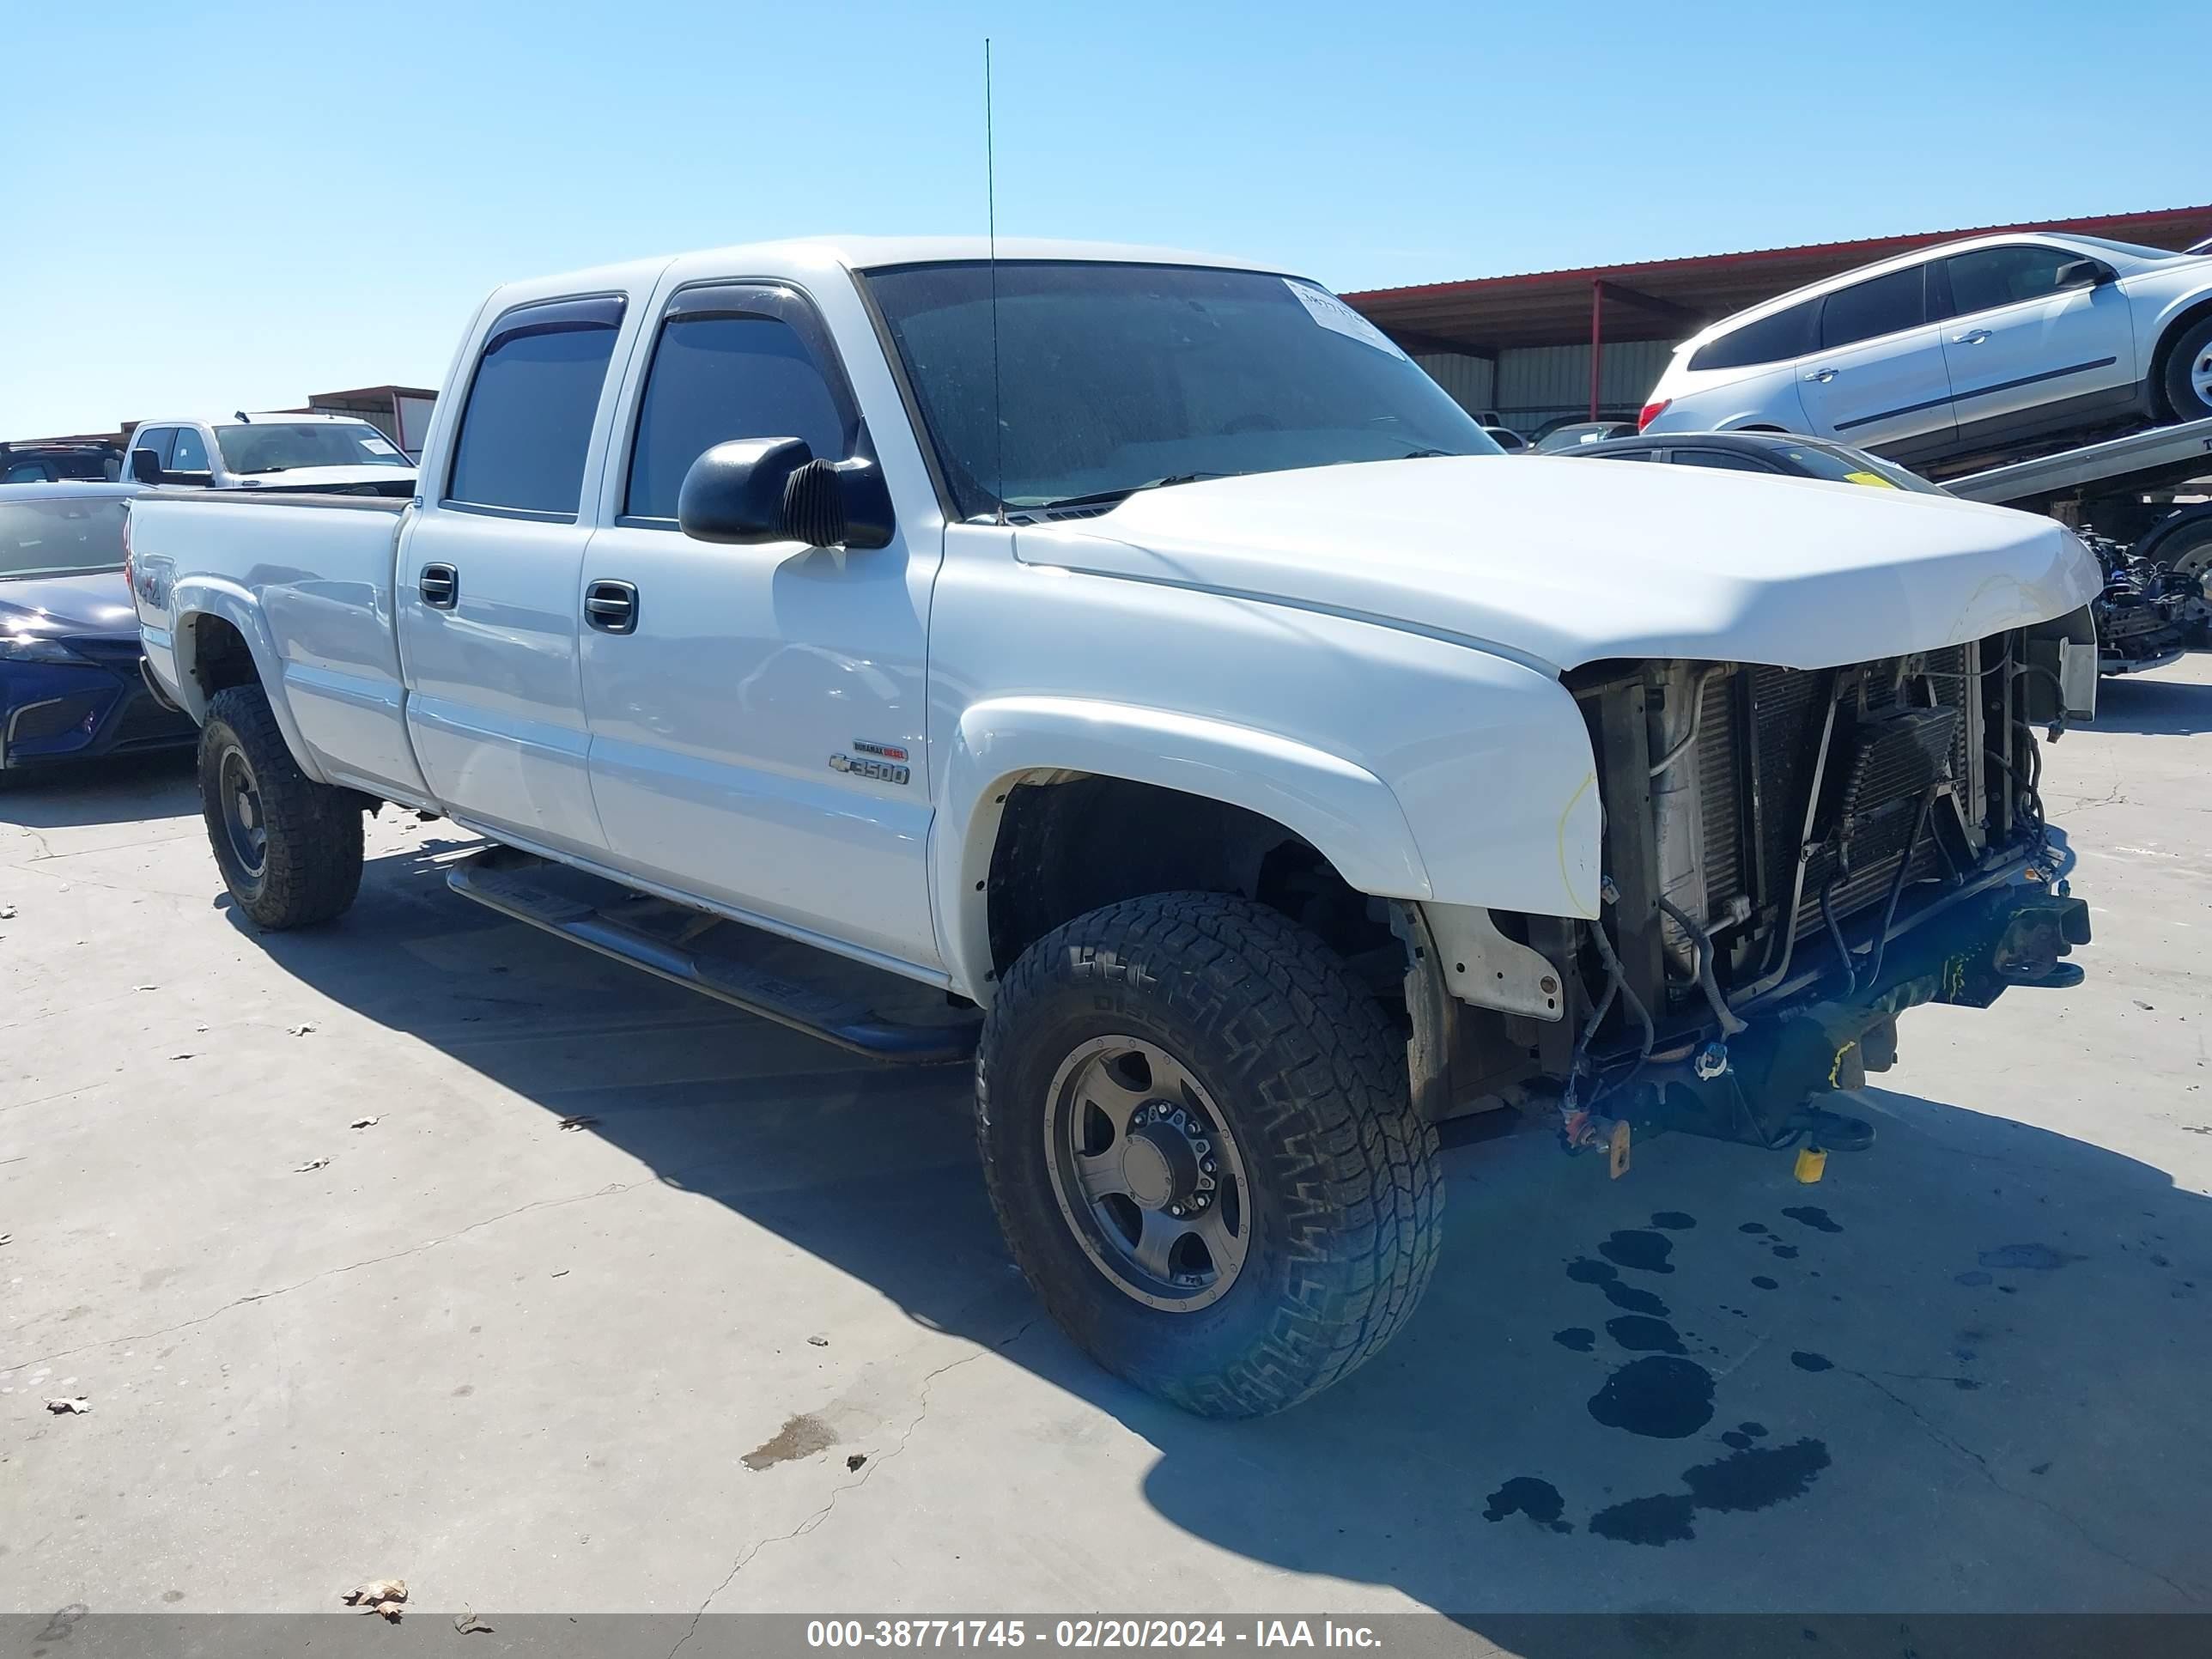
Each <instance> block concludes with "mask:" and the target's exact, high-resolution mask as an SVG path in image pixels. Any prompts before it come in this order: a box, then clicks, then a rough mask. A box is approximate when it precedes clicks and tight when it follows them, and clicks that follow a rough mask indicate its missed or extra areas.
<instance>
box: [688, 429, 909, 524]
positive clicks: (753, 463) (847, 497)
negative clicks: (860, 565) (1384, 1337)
mask: <svg viewBox="0 0 2212 1659" xmlns="http://www.w3.org/2000/svg"><path fill="white" fill-rule="evenodd" d="M676 522H677V524H678V526H681V528H682V529H683V532H684V534H685V535H687V536H690V537H693V538H696V539H697V540H699V541H702V542H723V543H730V544H737V545H740V546H743V545H750V544H758V543H762V542H804V543H805V544H806V545H808V546H809V547H848V548H873V547H887V546H889V545H890V539H891V529H892V520H891V498H890V490H889V489H887V488H886V487H885V485H884V477H883V472H882V471H881V469H879V468H878V466H877V465H876V464H875V463H874V462H873V461H871V460H867V459H860V458H856V459H853V460H849V461H822V460H817V459H815V458H814V452H813V451H812V450H811V449H810V448H808V447H807V446H806V441H805V439H803V438H737V439H732V441H729V442H728V443H720V444H716V445H715V446H714V447H713V448H712V449H710V450H708V452H707V453H705V454H703V455H702V456H701V457H700V458H699V459H697V460H696V461H694V462H692V463H691V470H690V471H688V472H686V473H685V474H684V487H683V489H680V490H679V491H678V492H677V497H676Z"/></svg>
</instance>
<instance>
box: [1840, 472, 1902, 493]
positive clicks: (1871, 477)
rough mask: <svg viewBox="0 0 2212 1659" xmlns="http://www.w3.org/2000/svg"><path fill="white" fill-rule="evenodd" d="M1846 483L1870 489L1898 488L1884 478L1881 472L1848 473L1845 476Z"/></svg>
mask: <svg viewBox="0 0 2212 1659" xmlns="http://www.w3.org/2000/svg"><path fill="white" fill-rule="evenodd" d="M1844 483H1855V484H1865V485H1867V486H1868V487H1869V489H1896V488H1897V486H1896V485H1895V484H1893V483H1890V481H1889V480H1888V479H1887V478H1885V477H1882V476H1881V473H1879V472H1846V473H1844Z"/></svg>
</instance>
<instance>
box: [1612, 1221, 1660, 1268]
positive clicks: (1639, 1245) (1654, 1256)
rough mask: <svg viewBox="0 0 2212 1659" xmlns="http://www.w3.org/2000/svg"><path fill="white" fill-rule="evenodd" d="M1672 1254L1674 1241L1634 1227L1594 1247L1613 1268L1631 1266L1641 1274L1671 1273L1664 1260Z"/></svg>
mask: <svg viewBox="0 0 2212 1659" xmlns="http://www.w3.org/2000/svg"><path fill="white" fill-rule="evenodd" d="M1597 1253H1598V1254H1599V1255H1601V1256H1603V1257H1604V1258H1605V1259H1606V1260H1607V1261H1610V1262H1612V1263H1613V1265H1614V1266H1615V1267H1632V1268H1634V1269H1635V1270H1636V1271H1637V1272H1638V1273H1673V1272H1674V1267H1673V1265H1672V1264H1671V1263H1669V1262H1668V1260H1667V1258H1668V1256H1669V1255H1673V1254H1674V1240H1673V1239H1671V1238H1668V1237H1667V1236H1666V1235H1665V1234H1664V1233H1656V1232H1649V1231H1644V1229H1642V1228H1637V1227H1628V1228H1623V1229H1621V1230H1620V1231H1618V1232H1615V1233H1613V1234H1612V1235H1611V1236H1610V1237H1607V1239H1606V1241H1605V1243H1602V1244H1601V1245H1599V1246H1598V1247H1597Z"/></svg>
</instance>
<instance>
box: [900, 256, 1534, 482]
mask: <svg viewBox="0 0 2212 1659" xmlns="http://www.w3.org/2000/svg"><path fill="white" fill-rule="evenodd" d="M997 276H998V304H997V307H996V309H997V313H998V315H997V318H996V321H995V333H996V338H997V356H998V374H997V375H996V377H995V379H996V386H995V388H994V375H993V373H992V366H993V365H992V357H993V350H992V343H993V337H994V319H993V316H992V311H993V306H992V300H991V290H992V272H991V268H990V266H988V265H987V264H984V263H983V262H982V261H980V260H978V261H974V262H970V263H962V264H928V265H908V266H902V267H896V268H891V269H886V270H878V271H874V272H872V273H870V274H869V276H868V277H867V279H866V280H867V285H868V289H869V291H870V293H871V294H872V296H873V297H874V300H875V301H876V304H877V306H878V309H879V310H880V311H881V312H882V313H883V317H884V323H885V325H886V326H887V327H888V329H889V331H890V337H891V341H892V343H893V345H894V346H895V347H896V350H897V352H898V354H899V357H900V359H901V361H902V363H903V364H904V366H905V368H906V374H907V379H908V382H909V383H910V384H911V386H913V389H914V395H915V401H916V403H917V404H919V405H920V407H921V417H922V422H923V424H924V425H925V426H926V427H927V428H928V433H929V438H930V441H931V442H932V443H933V445H934V447H935V448H936V452H937V457H938V461H939V465H940V466H941V468H942V470H943V471H944V474H945V480H946V483H947V484H948V485H949V487H950V488H951V491H952V494H953V495H954V498H955V501H956V503H957V509H958V512H959V514H960V516H962V517H963V518H969V519H973V518H980V517H984V516H988V515H994V514H995V513H997V512H998V510H999V508H1000V504H1001V502H1002V501H1003V503H1004V505H1005V507H1006V510H1007V511H1008V512H1010V513H1035V512H1039V511H1042V510H1044V509H1048V508H1050V507H1054V506H1069V505H1075V504H1085V505H1090V504H1110V503H1111V502H1114V501H1119V500H1120V499H1121V497H1122V496H1124V495H1128V494H1130V493H1132V492H1133V491H1135V490H1138V489H1147V488H1152V487H1156V486H1159V485H1163V484H1170V483H1183V482H1188V481H1190V480H1194V479H1198V478H1212V477H1229V476H1231V475H1234V474H1237V473H1246V472H1274V471H1283V470H1285V469H1286V468H1290V467H1303V466H1326V465H1332V464H1334V463H1337V462H1341V461H1381V460H1395V459H1404V458H1407V457H1412V456H1425V455H1502V454H1503V453H1504V451H1503V450H1501V449H1500V448H1499V447H1498V445H1497V444H1496V443H1494V442H1492V441H1491V439H1490V438H1489V437H1488V436H1487V435H1485V434H1484V432H1483V430H1482V428H1481V427H1480V425H1478V424H1477V423H1476V422H1475V420H1474V416H1471V415H1469V414H1468V413H1467V411H1466V410H1462V408H1461V407H1460V406H1459V405H1458V404H1455V403H1454V402H1453V401H1452V400H1451V398H1449V396H1448V395H1447V394H1446V393H1445V392H1444V391H1443V388H1442V387H1440V386H1437V383H1436V382H1435V381H1434V380H1431V379H1430V378H1429V377H1428V376H1427V375H1426V374H1423V373H1422V372H1421V371H1420V369H1419V368H1417V367H1415V365H1414V364H1413V361H1412V360H1411V359H1410V358H1408V357H1407V356H1406V355H1405V354H1404V353H1403V352H1401V351H1400V350H1399V349H1398V348H1397V347H1396V346H1395V345H1394V344H1392V343H1391V342H1390V341H1389V338H1388V337H1385V336H1384V335H1383V333H1382V332H1381V331H1378V330H1377V329H1376V328H1375V326H1374V325H1372V324H1370V323H1369V322H1368V321H1367V320H1366V319H1364V317H1362V316H1360V315H1359V313H1357V312H1355V311H1353V310H1352V308H1351V307H1349V306H1347V305H1346V304H1345V303H1344V302H1343V301H1341V300H1339V299H1337V298H1336V297H1335V296H1334V295H1332V294H1329V293H1328V291H1327V290H1325V289H1321V288H1319V287H1316V285H1314V284H1312V283H1304V282H1298V281H1296V280H1294V279H1291V278H1289V277H1284V276H1268V275H1265V274H1263V273H1260V272H1255V271H1243V270H1207V269H1202V268H1197V267H1191V266H1182V265H1151V264H1088V263H1080V264H1079V263H1072V262H1070V263H1060V262H1054V261H1029V260H1006V261H1001V262H1000V264H999V266H998V273H997ZM994 415H995V418H994Z"/></svg>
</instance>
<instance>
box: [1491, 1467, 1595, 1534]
mask: <svg viewBox="0 0 2212 1659" xmlns="http://www.w3.org/2000/svg"><path fill="white" fill-rule="evenodd" d="M1566 1507H1567V1505H1566V1500H1565V1499H1564V1498H1561V1497H1560V1496H1559V1488H1558V1487H1557V1486H1553V1484H1552V1483H1551V1482H1550V1481H1548V1480H1537V1479H1536V1477H1535V1476H1534V1475H1531V1474H1516V1475H1515V1476H1514V1477H1513V1478H1512V1479H1511V1480H1508V1481H1507V1482H1506V1483H1505V1484H1504V1486H1500V1487H1499V1488H1498V1490H1497V1491H1496V1492H1492V1493H1491V1494H1490V1496H1489V1498H1486V1500H1485V1502H1484V1508H1483V1511H1482V1518H1483V1519H1484V1520H1486V1521H1503V1520H1504V1519H1505V1517H1506V1516H1509V1515H1525V1516H1528V1518H1529V1520H1531V1521H1533V1522H1535V1523H1536V1525H1538V1526H1540V1527H1548V1528H1551V1529H1552V1530H1553V1532H1572V1531H1573V1530H1574V1529H1575V1528H1574V1523H1573V1522H1571V1521H1565V1520H1562V1519H1561V1518H1560V1516H1562V1515H1563V1514H1564V1513H1565V1510H1566Z"/></svg>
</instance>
